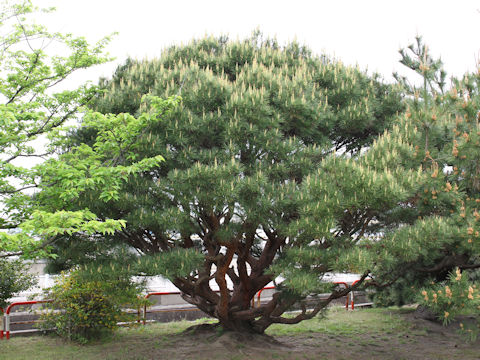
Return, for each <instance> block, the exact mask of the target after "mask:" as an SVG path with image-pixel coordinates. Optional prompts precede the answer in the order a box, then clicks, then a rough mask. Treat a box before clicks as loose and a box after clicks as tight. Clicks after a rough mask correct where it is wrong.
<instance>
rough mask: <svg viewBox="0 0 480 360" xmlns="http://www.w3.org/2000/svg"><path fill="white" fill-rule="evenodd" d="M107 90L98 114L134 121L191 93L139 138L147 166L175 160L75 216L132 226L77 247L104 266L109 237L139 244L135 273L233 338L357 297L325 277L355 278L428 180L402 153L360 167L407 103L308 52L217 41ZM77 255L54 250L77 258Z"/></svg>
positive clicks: (121, 76)
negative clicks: (361, 252)
mask: <svg viewBox="0 0 480 360" xmlns="http://www.w3.org/2000/svg"><path fill="white" fill-rule="evenodd" d="M103 87H104V88H105V89H106V92H105V94H104V96H101V97H99V98H98V99H97V101H96V103H95V109H96V110H98V111H100V112H102V113H116V114H118V113H130V114H133V115H134V114H138V113H140V112H142V111H143V107H142V105H141V103H140V99H141V98H142V96H143V95H144V94H152V95H156V96H160V97H163V98H168V97H171V96H173V95H175V94H181V96H182V102H181V104H180V105H179V106H178V107H177V108H175V109H174V110H173V111H172V112H171V113H169V114H168V115H167V116H165V118H164V120H163V121H159V122H157V123H154V124H150V125H148V126H147V127H145V128H144V131H143V132H142V134H141V136H140V137H139V139H138V140H139V141H138V146H137V147H136V153H137V154H138V156H140V157H152V156H156V155H157V154H159V153H160V154H163V155H164V157H165V162H164V163H162V164H161V165H160V166H157V167H154V168H152V169H150V170H149V171H146V172H144V173H143V174H142V176H139V177H136V178H131V179H129V181H128V182H127V183H126V184H124V185H121V190H120V191H119V192H118V197H117V198H116V199H114V200H113V201H112V202H111V203H109V205H108V206H104V205H103V204H102V203H101V202H98V201H97V199H98V197H99V195H98V192H94V191H93V192H86V193H85V194H83V195H80V196H79V201H78V202H77V203H76V205H75V206H77V208H83V207H85V206H87V207H88V208H90V209H91V210H92V211H93V212H94V213H96V214H99V215H101V216H102V217H105V218H117V217H121V218H124V219H126V220H127V225H126V227H125V228H123V229H122V230H119V231H116V232H115V233H114V234H113V236H107V237H103V239H99V238H98V237H97V238H95V239H90V238H88V237H84V238H83V240H82V239H78V238H77V239H76V240H75V242H74V243H73V245H74V247H76V248H77V250H78V249H82V251H85V250H86V249H88V250H89V251H90V252H89V253H88V255H87V257H88V258H90V259H92V258H95V257H98V256H102V250H101V246H100V244H101V243H102V241H105V242H109V244H111V242H112V241H113V242H114V243H117V244H118V243H123V244H128V245H129V246H130V247H133V248H135V249H136V250H138V253H139V254H140V256H139V257H138V259H139V260H138V261H137V264H136V266H137V271H139V272H141V273H144V274H151V275H154V274H162V275H164V276H167V277H168V278H169V279H170V280H171V281H172V282H173V283H174V284H175V285H176V286H177V287H178V288H179V289H180V290H181V291H182V294H183V298H184V299H185V300H186V301H187V302H189V303H191V304H194V305H196V306H197V307H198V308H199V309H201V310H203V311H204V312H205V313H207V314H209V315H211V316H214V317H216V318H218V319H219V322H220V324H221V325H222V326H224V327H225V328H227V329H231V330H241V331H255V332H260V333H261V332H263V331H264V330H265V329H266V328H267V327H268V326H269V325H270V324H272V323H296V322H299V321H301V320H304V319H308V318H311V317H312V316H315V314H317V313H318V312H319V311H321V310H322V309H323V308H325V307H326V306H327V305H328V304H329V303H330V302H331V301H332V300H334V299H336V298H339V297H341V296H343V295H345V294H346V293H348V291H350V290H351V289H347V290H341V289H338V288H335V287H332V285H331V284H327V283H325V282H323V281H322V277H323V275H324V274H325V273H326V272H328V271H332V270H336V271H347V270H349V269H351V268H352V269H353V265H352V264H347V262H346V261H343V260H342V259H344V258H345V256H347V254H349V253H350V251H351V249H352V248H353V247H354V246H355V245H356V244H357V243H358V242H360V241H361V239H362V238H363V236H364V235H365V231H367V228H368V224H370V223H371V221H372V219H374V218H375V216H377V215H378V214H379V213H380V212H381V211H382V209H383V208H384V207H392V206H394V205H395V204H396V203H397V202H398V201H399V199H400V198H402V197H403V196H405V193H408V191H410V190H409V189H410V187H411V185H410V184H411V183H413V181H414V178H415V177H416V176H417V175H416V172H414V171H411V170H410V169H408V170H403V169H400V170H398V171H397V170H393V171H390V170H388V169H386V165H385V164H386V163H387V162H392V161H395V156H394V154H395V151H400V152H401V151H409V149H410V148H408V146H407V145H404V144H402V143H400V144H394V145H391V147H392V149H390V150H392V151H391V152H388V153H386V152H384V151H382V149H380V147H379V145H377V147H379V150H378V151H377V152H376V155H377V158H376V159H375V161H378V162H379V163H380V164H383V165H384V166H383V168H382V167H381V166H379V167H378V169H375V168H372V166H371V164H370V163H369V162H373V160H372V159H370V158H367V157H360V158H358V159H357V156H359V154H360V152H359V150H360V149H362V148H364V147H365V146H369V145H370V144H371V142H372V140H373V139H374V138H375V137H376V136H377V135H378V134H379V133H382V132H383V131H384V129H385V128H386V127H388V126H389V125H390V124H391V122H392V120H393V118H394V116H395V115H396V113H397V112H398V111H400V110H402V106H401V104H400V101H399V100H400V98H399V94H398V92H397V91H396V90H395V89H394V88H393V87H391V86H388V85H385V84H383V83H382V82H381V80H380V79H379V78H378V77H377V76H373V77H370V76H368V75H367V74H366V73H365V72H362V71H360V70H358V69H355V68H351V67H346V66H344V65H342V64H341V63H340V62H337V61H333V60H330V59H329V58H327V57H325V56H321V57H319V56H315V55H312V54H311V53H310V51H309V50H308V49H306V48H305V47H302V46H300V45H298V44H297V43H291V44H288V45H287V46H284V47H283V46H280V45H279V44H278V43H277V42H276V41H274V40H270V39H266V40H263V39H262V38H261V36H259V35H258V34H257V35H255V36H253V37H251V38H249V39H247V40H244V41H237V42H231V41H228V40H227V39H226V38H205V39H202V40H198V41H193V42H192V43H190V44H188V45H185V46H174V47H171V48H169V49H166V50H165V51H164V52H163V53H162V56H161V57H160V58H158V59H155V60H150V61H133V60H130V61H128V62H127V63H126V64H125V65H124V66H122V67H120V68H119V69H118V70H117V72H116V74H115V75H114V77H113V79H112V80H110V81H106V82H104V83H103ZM94 135H95V134H94V133H92V132H88V131H83V130H81V131H79V132H77V134H76V136H75V137H74V138H73V139H74V140H73V141H75V139H76V141H78V142H85V143H90V144H91V143H92V142H91V141H90V142H89V140H88V139H89V138H91V137H92V136H94ZM382 144H384V142H381V145H382ZM385 146H387V145H385ZM336 150H337V151H339V153H338V154H336V153H335V151H336ZM383 150H384V149H383ZM341 152H343V155H340V153H341ZM392 153H393V155H392ZM130 161H131V160H130V159H127V158H125V159H124V160H123V161H122V162H121V164H129V163H130ZM384 168H385V169H384ZM82 241H83V244H84V245H83V246H80V245H79V244H80V243H81V242H82ZM70 244H72V240H71V239H70V240H69V239H66V240H65V239H64V240H60V241H59V242H58V243H57V245H58V247H59V248H58V251H59V253H62V254H64V255H66V256H67V257H69V259H66V261H69V262H70V263H72V262H75V261H76V260H75V259H73V258H72V253H71V252H70V251H69V249H71V247H69V246H70ZM61 245H62V246H61ZM103 254H105V251H103ZM80 257H83V258H84V259H85V254H84V253H83V254H80ZM80 261H82V260H81V259H80ZM83 261H85V260H83ZM59 266H61V264H59ZM112 266H113V265H112ZM132 266H133V265H132ZM364 270H367V269H364ZM367 273H368V271H367V272H366V273H365V274H364V275H363V276H362V280H363V279H364V278H365V277H366V276H367ZM278 275H281V276H283V277H284V278H285V281H284V282H283V283H282V284H281V285H279V287H278V289H279V290H280V291H279V292H278V293H276V294H275V295H274V297H273V299H272V300H271V301H269V302H268V303H267V304H262V305H261V306H260V307H252V306H251V300H252V298H253V297H254V296H255V294H256V293H257V292H258V291H259V290H260V289H262V288H263V287H264V286H265V285H266V284H268V283H269V282H270V281H272V280H273V279H275V278H276V276H278ZM212 286H217V287H218V289H219V292H215V291H214V290H213V288H212ZM325 292H328V294H329V295H328V296H327V298H326V299H322V300H319V299H317V300H316V301H315V303H314V305H313V308H314V310H313V311H307V310H306V309H305V307H304V305H301V306H302V307H303V308H304V311H303V312H302V313H301V314H299V315H298V316H296V317H293V318H287V317H283V316H282V314H283V313H284V312H285V311H286V310H288V309H290V308H291V307H292V306H293V305H295V304H303V300H305V298H306V297H307V295H315V294H319V293H325Z"/></svg>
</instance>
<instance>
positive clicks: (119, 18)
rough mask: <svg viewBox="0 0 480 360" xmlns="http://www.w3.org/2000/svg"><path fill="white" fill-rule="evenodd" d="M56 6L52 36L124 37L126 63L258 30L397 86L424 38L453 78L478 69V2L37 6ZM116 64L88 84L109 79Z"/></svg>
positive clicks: (98, 0) (48, 1)
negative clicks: (406, 53) (410, 51)
mask: <svg viewBox="0 0 480 360" xmlns="http://www.w3.org/2000/svg"><path fill="white" fill-rule="evenodd" d="M34 2H35V3H36V4H37V5H38V6H50V5H54V6H56V7H57V11H56V12H55V13H54V14H52V15H49V16H48V22H47V24H48V26H49V28H50V30H52V31H61V32H72V33H74V34H76V35H79V36H80V35H81V36H85V37H87V39H89V40H90V41H95V40H98V39H99V38H100V37H102V36H103V35H107V34H110V33H112V32H114V31H116V32H119V35H118V36H116V38H115V39H114V41H113V42H112V44H111V46H110V47H109V52H110V53H111V54H112V55H113V56H115V57H116V58H117V61H116V63H117V64H118V63H121V62H123V61H124V60H125V59H126V57H127V56H131V57H134V58H144V57H149V58H151V57H155V56H159V55H160V53H161V50H162V49H163V48H165V47H166V46H168V45H171V44H180V43H182V42H184V43H185V42H187V41H189V40H191V39H192V38H198V37H201V36H203V35H205V34H212V35H220V34H228V35H230V37H231V38H234V39H235V38H237V37H240V38H243V37H245V36H248V35H249V34H250V33H251V32H252V30H254V29H255V28H257V27H258V28H259V29H260V30H261V31H262V32H263V33H264V34H265V35H270V36H276V37H277V39H278V40H279V41H280V42H281V43H284V42H285V41H288V40H292V39H294V38H296V39H297V40H299V41H300V42H302V43H304V44H306V45H307V46H308V47H310V48H311V49H312V50H313V51H314V52H315V53H326V54H328V55H334V56H335V57H336V58H338V59H340V60H342V61H343V62H344V63H347V64H352V65H354V64H356V63H358V64H359V66H360V67H361V68H363V69H365V68H368V70H369V71H370V72H373V71H377V72H379V73H381V74H382V75H383V76H384V77H385V79H387V80H391V79H392V78H391V73H392V71H394V70H396V71H399V70H401V69H402V66H401V65H400V64H399V63H398V60H399V58H400V57H399V54H398V50H399V48H401V47H406V46H407V45H408V44H410V43H412V42H413V41H414V37H415V35H417V34H420V35H422V36H423V37H424V40H425V42H426V43H427V44H428V45H429V48H430V49H431V51H432V53H433V54H434V55H435V56H439V55H440V56H441V57H442V60H443V61H444V63H445V68H446V70H447V71H448V73H449V75H452V74H453V75H457V76H459V75H461V74H463V73H464V72H465V71H467V70H470V71H472V70H474V69H475V64H476V60H477V59H478V58H479V53H480V52H479V50H480V41H479V39H480V31H479V30H480V1H472V0H457V1H453V0H447V1H446V0H437V1H430V0H416V1H412V0H403V1H388V0H383V1H380V0H356V1H355V0H344V1H341V0H337V1H332V0H328V1H321V0H318V1H315V0H310V1H307V0H296V1H294V0H289V1H284V0H276V1H270V0H256V1H252V0H243V1H228V0H223V1H221V0H202V1H194V0H175V1H172V0H170V1H162V0H82V1H78V0H56V1H54V0H37V1H34ZM115 66H116V65H115V64H110V65H106V66H103V67H101V68H99V69H98V68H97V69H96V70H89V71H88V73H87V74H85V73H83V74H82V77H88V78H89V79H91V80H94V81H96V79H97V78H98V77H99V76H100V75H103V76H110V75H111V74H112V72H113V70H114V68H115Z"/></svg>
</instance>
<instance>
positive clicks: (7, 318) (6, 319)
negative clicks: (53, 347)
mask: <svg viewBox="0 0 480 360" xmlns="http://www.w3.org/2000/svg"><path fill="white" fill-rule="evenodd" d="M358 282H359V280H355V281H354V282H353V283H352V284H351V285H349V284H348V283H347V282H344V281H337V282H334V284H336V285H343V286H345V288H349V287H351V286H354V285H355V284H357V283H358ZM272 289H275V286H267V287H264V288H263V289H260V290H259V291H258V292H257V294H256V297H257V306H260V303H261V296H262V292H263V291H264V290H272ZM166 295H181V292H179V291H172V292H152V293H148V294H147V295H145V299H148V298H149V297H151V296H166ZM349 297H350V299H349ZM48 302H52V300H34V301H22V302H15V303H12V304H10V305H9V306H8V307H7V309H6V310H5V311H4V310H3V309H2V308H1V307H0V310H1V311H2V313H4V321H3V329H1V330H0V339H3V337H4V333H5V335H6V336H5V337H6V339H7V340H8V339H10V334H11V331H10V312H11V310H12V308H14V307H15V306H20V305H34V304H42V303H48ZM349 304H351V308H352V310H354V309H355V305H354V304H355V302H354V292H353V291H351V292H350V293H349V294H347V296H346V303H345V309H347V310H348V307H349ZM253 306H255V297H253V299H252V307H253ZM174 310H175V311H194V310H197V309H196V308H195V309H190V308H188V309H174ZM168 311H172V309H162V310H156V311H155V312H168ZM141 315H143V316H141ZM137 322H139V323H140V322H142V323H143V324H144V325H145V324H146V322H147V304H146V303H145V304H144V306H143V314H141V310H140V308H139V309H138V319H137Z"/></svg>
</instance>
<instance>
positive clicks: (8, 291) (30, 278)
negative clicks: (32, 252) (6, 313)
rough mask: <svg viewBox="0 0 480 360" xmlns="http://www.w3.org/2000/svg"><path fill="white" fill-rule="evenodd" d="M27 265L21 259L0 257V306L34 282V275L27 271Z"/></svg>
mask: <svg viewBox="0 0 480 360" xmlns="http://www.w3.org/2000/svg"><path fill="white" fill-rule="evenodd" d="M28 267H29V265H28V264H27V263H25V262H23V261H22V260H11V259H6V258H0V307H3V308H5V307H6V306H7V305H8V303H7V300H8V299H10V298H11V297H13V296H14V295H15V294H17V293H19V292H21V291H25V290H28V289H29V288H31V287H33V286H34V285H35V284H36V283H37V280H36V277H35V275H33V274H29V273H28Z"/></svg>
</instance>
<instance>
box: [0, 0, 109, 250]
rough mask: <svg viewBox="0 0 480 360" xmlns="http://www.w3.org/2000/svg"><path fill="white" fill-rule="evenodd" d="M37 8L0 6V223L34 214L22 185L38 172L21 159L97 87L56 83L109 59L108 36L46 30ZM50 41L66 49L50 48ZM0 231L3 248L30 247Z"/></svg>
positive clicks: (6, 225)
mask: <svg viewBox="0 0 480 360" xmlns="http://www.w3.org/2000/svg"><path fill="white" fill-rule="evenodd" d="M38 11H39V10H38V9H37V8H35V7H34V6H33V5H32V3H31V1H29V0H25V1H15V2H2V5H1V10H0V38H1V41H0V43H1V45H0V60H1V61H0V72H1V74H2V75H1V79H0V99H1V100H0V153H1V157H0V201H1V210H0V212H1V214H0V229H14V228H17V227H18V226H19V225H20V224H21V223H22V222H23V221H24V220H25V219H26V218H28V217H30V215H31V214H32V211H33V207H32V198H31V197H30V196H28V195H26V194H25V193H24V190H26V189H29V188H34V187H36V186H37V185H38V181H39V179H38V175H39V174H38V171H36V169H31V168H28V167H25V166H22V165H21V164H22V160H23V163H25V162H29V161H28V159H41V158H42V157H43V156H45V155H46V153H48V152H49V151H45V152H38V151H36V150H35V149H34V146H33V143H32V142H33V141H35V140H37V143H38V141H39V139H41V138H42V136H43V135H44V134H48V133H49V132H51V131H52V130H54V129H56V128H58V127H59V126H61V125H63V124H64V123H65V122H66V121H67V120H68V119H70V118H71V117H72V115H73V114H74V113H75V112H76V111H77V109H78V107H79V106H80V105H84V104H86V103H87V102H88V101H90V100H91V99H92V97H93V96H94V95H95V94H96V92H97V88H96V87H95V86H91V85H88V84H87V85H83V86H81V87H79V88H77V89H75V90H63V91H60V92H58V91H57V92H55V86H56V85H57V84H59V83H60V82H62V81H63V80H64V79H66V78H67V77H68V76H69V75H70V74H71V73H73V72H74V71H76V70H78V69H82V68H87V67H90V66H92V65H95V64H101V63H103V62H105V61H107V60H109V59H108V57H106V56H105V55H103V54H102V53H103V51H104V47H105V46H106V44H107V43H108V41H109V38H108V37H107V38H104V39H102V40H101V41H100V42H99V43H97V44H96V45H94V46H91V45H89V44H88V43H87V42H86V41H85V39H83V38H76V37H74V36H72V35H69V34H67V35H64V34H59V33H50V32H48V31H47V29H45V28H44V27H43V26H41V25H37V24H34V23H33V21H32V19H31V16H33V15H34V14H35V13H36V12H38ZM51 43H55V44H56V45H57V46H60V48H57V49H58V51H59V52H63V53H64V54H66V55H65V56H58V55H52V54H50V53H49V52H48V51H49V49H48V47H47V44H51ZM40 142H41V141H40ZM37 146H38V145H37ZM0 234H1V235H0V236H1V238H0V251H1V252H2V253H4V252H18V251H22V250H26V251H28V250H29V249H31V248H32V247H34V243H35V241H32V240H31V238H30V240H28V239H27V238H25V237H23V235H22V236H14V237H13V238H10V237H9V236H8V235H7V234H5V233H3V232H2V233H0ZM21 237H22V239H20V238H21Z"/></svg>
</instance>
